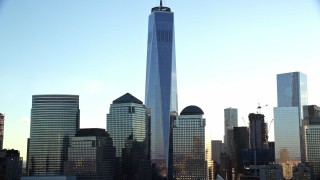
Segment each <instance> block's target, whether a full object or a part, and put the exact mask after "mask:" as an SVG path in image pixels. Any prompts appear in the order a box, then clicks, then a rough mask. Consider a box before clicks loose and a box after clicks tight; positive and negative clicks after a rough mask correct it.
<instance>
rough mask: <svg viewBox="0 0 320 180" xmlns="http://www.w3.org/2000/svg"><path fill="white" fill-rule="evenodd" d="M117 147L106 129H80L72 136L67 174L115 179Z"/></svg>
mask: <svg viewBox="0 0 320 180" xmlns="http://www.w3.org/2000/svg"><path fill="white" fill-rule="evenodd" d="M115 154H116V151H115V148H114V147H113V143H112V139H111V138H110V136H109V134H108V133H107V132H106V131H105V130H104V129H98V128H92V129H80V130H79V131H78V132H77V133H76V135H75V137H72V138H71V142H70V146H69V148H68V160H67V161H66V163H65V168H64V171H65V175H68V176H77V179H78V180H81V179H83V180H96V179H101V180H114V178H115Z"/></svg>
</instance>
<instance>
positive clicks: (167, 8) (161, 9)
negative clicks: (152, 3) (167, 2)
mask: <svg viewBox="0 0 320 180" xmlns="http://www.w3.org/2000/svg"><path fill="white" fill-rule="evenodd" d="M153 11H166V12H171V9H170V8H169V7H165V6H162V0H160V6H157V7H154V8H152V9H151V13H152V12H153Z"/></svg>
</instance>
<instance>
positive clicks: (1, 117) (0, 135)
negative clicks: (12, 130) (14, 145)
mask: <svg viewBox="0 0 320 180" xmlns="http://www.w3.org/2000/svg"><path fill="white" fill-rule="evenodd" d="M3 134H4V115H3V114H1V113H0V150H1V149H3Z"/></svg>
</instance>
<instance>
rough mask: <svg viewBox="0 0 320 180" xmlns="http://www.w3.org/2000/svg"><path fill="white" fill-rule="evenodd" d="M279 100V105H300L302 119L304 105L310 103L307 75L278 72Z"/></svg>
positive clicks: (300, 117)
mask: <svg viewBox="0 0 320 180" xmlns="http://www.w3.org/2000/svg"><path fill="white" fill-rule="evenodd" d="M277 100H278V107H299V119H300V121H301V120H302V117H303V116H302V115H303V106H305V105H307V104H308V88H307V76H306V75H305V74H303V73H301V72H290V73H284V74H277ZM300 125H301V122H300Z"/></svg>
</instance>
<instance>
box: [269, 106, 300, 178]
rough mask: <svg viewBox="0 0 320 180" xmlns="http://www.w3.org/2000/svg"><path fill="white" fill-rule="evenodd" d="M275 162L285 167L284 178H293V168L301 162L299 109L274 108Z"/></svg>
mask: <svg viewBox="0 0 320 180" xmlns="http://www.w3.org/2000/svg"><path fill="white" fill-rule="evenodd" d="M274 138H275V153H276V154H275V160H276V163H278V164H280V165H281V166H282V167H283V176H284V177H285V178H291V177H292V167H293V166H294V165H297V164H298V163H299V162H300V161H301V152H300V133H299V108H298V107H275V108H274Z"/></svg>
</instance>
